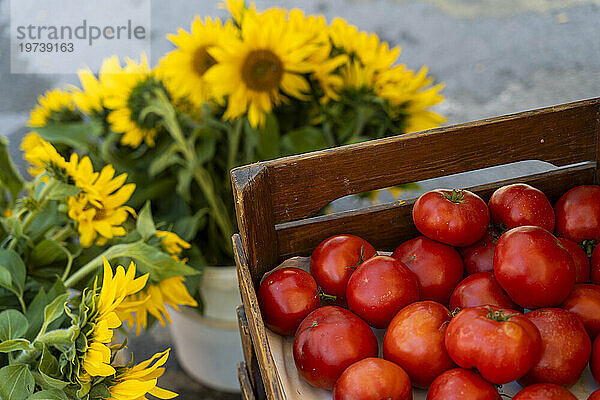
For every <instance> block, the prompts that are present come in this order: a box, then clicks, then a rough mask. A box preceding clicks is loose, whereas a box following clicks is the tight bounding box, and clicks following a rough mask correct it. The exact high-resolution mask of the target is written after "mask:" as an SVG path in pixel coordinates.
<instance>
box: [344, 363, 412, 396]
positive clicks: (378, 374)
mask: <svg viewBox="0 0 600 400" xmlns="http://www.w3.org/2000/svg"><path fill="white" fill-rule="evenodd" d="M412 398H413V397H412V388H411V387H410V379H409V378H408V375H406V372H404V370H403V369H402V368H400V367H399V366H397V365H396V364H394V363H393V362H390V361H386V360H382V359H381V358H365V359H364V360H360V361H358V362H356V363H354V364H352V365H351V366H349V367H348V368H346V370H345V371H344V372H343V373H342V375H341V376H340V378H339V379H338V380H337V382H336V383H335V387H334V388H333V400H380V399H390V400H412Z"/></svg>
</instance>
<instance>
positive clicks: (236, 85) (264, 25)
mask: <svg viewBox="0 0 600 400" xmlns="http://www.w3.org/2000/svg"><path fill="white" fill-rule="evenodd" d="M307 43H310V35H309V34H308V33H306V32H298V31H296V30H294V29H291V28H290V25H289V24H288V21H287V17H286V15H285V12H283V11H281V10H277V9H271V10H267V11H265V12H263V13H261V14H256V15H254V14H249V13H247V14H245V17H244V23H243V24H242V27H241V37H240V38H231V40H230V41H229V42H228V43H227V46H224V47H214V48H210V49H209V50H208V53H209V54H210V55H211V56H212V57H213V58H214V59H215V60H216V61H217V64H215V65H214V66H212V67H211V68H210V69H209V70H208V71H206V73H205V75H204V76H205V78H206V80H207V82H209V83H210V84H211V85H212V86H213V93H214V94H215V96H216V97H225V96H228V103H227V109H226V111H225V113H224V115H223V118H225V119H228V120H235V119H237V118H238V117H240V116H242V115H244V114H247V115H248V120H249V122H250V124H251V125H252V126H253V127H255V128H256V127H262V126H264V123H265V121H266V114H268V113H270V112H271V111H272V110H273V106H274V105H278V104H280V103H281V102H282V101H285V100H286V99H287V98H286V96H290V97H294V98H296V99H300V100H306V99H307V96H306V94H307V93H308V92H310V86H309V84H308V82H307V80H306V79H305V78H304V77H303V76H302V74H306V73H311V72H312V71H314V69H315V66H314V64H313V63H312V62H310V57H311V56H312V55H313V54H314V53H315V51H316V50H317V48H316V47H315V46H314V45H307Z"/></svg>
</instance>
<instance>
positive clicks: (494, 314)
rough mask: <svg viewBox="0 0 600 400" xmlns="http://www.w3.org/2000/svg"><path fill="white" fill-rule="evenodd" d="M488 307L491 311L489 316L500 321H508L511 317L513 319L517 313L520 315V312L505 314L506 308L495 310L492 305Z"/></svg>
mask: <svg viewBox="0 0 600 400" xmlns="http://www.w3.org/2000/svg"><path fill="white" fill-rule="evenodd" d="M486 308H487V310H488V311H489V313H488V315H487V317H488V318H489V319H492V320H494V321H498V322H506V321H508V320H509V319H511V318H512V317H514V316H515V315H518V314H504V310H498V311H494V310H492V309H491V307H486Z"/></svg>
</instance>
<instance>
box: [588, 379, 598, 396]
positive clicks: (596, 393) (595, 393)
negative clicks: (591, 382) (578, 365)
mask: <svg viewBox="0 0 600 400" xmlns="http://www.w3.org/2000/svg"><path fill="white" fill-rule="evenodd" d="M596 382H598V380H596ZM588 400H600V389H598V390H596V391H595V392H594V393H592V394H590V397H588Z"/></svg>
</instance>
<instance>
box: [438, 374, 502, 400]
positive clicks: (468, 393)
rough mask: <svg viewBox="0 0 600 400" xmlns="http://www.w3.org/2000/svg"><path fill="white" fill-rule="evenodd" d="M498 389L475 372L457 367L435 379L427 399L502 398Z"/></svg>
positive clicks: (474, 399) (483, 399) (466, 399)
mask: <svg viewBox="0 0 600 400" xmlns="http://www.w3.org/2000/svg"><path fill="white" fill-rule="evenodd" d="M500 399H502V397H500V394H499V393H498V390H496V388H495V387H494V385H492V384H491V383H489V382H486V381H485V380H483V378H481V377H480V376H479V375H477V374H476V373H475V372H473V371H470V370H466V369H462V368H456V369H451V370H450V371H446V372H444V373H443V374H441V375H440V376H438V377H437V378H435V380H434V381H433V383H432V384H431V387H430V388H429V391H428V392H427V400H500Z"/></svg>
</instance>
